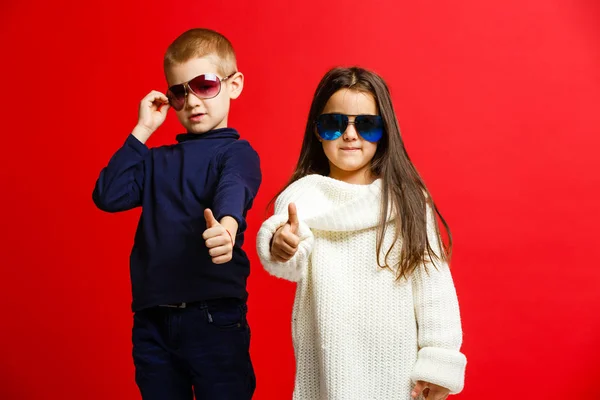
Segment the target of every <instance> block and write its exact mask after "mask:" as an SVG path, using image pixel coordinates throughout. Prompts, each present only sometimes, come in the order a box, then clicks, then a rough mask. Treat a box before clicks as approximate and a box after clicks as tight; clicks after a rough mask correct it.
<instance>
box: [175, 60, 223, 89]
mask: <svg viewBox="0 0 600 400" xmlns="http://www.w3.org/2000/svg"><path fill="white" fill-rule="evenodd" d="M202 74H217V75H220V73H219V58H218V57H216V56H214V55H207V56H202V57H195V58H191V59H189V60H187V61H184V62H182V63H177V64H173V65H170V66H169V67H167V69H166V70H165V75H166V77H167V83H168V84H169V86H171V85H177V84H180V83H183V82H188V81H189V80H191V79H193V78H195V77H196V76H198V75H202Z"/></svg>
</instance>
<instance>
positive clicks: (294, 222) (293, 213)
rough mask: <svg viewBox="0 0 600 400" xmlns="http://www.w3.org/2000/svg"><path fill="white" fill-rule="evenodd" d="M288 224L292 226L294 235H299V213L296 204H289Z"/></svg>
mask: <svg viewBox="0 0 600 400" xmlns="http://www.w3.org/2000/svg"><path fill="white" fill-rule="evenodd" d="M288 224H290V228H291V231H292V233H293V234H294V235H295V234H296V233H298V225H299V224H300V223H299V222H298V212H297V210H296V205H295V204H294V203H290V204H288Z"/></svg>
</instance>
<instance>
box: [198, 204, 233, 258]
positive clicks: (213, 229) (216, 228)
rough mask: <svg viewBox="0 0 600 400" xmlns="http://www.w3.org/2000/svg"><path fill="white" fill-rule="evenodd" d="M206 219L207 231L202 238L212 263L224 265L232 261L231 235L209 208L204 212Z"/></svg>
mask: <svg viewBox="0 0 600 400" xmlns="http://www.w3.org/2000/svg"><path fill="white" fill-rule="evenodd" d="M204 219H205V220H206V230H205V231H204V233H203V234H202V238H203V239H204V242H205V243H206V247H208V254H210V256H211V257H212V262H213V263H215V264H224V263H226V262H228V261H231V258H232V251H233V237H232V236H231V233H229V231H228V230H227V229H225V227H224V226H223V225H221V224H220V223H219V221H217V220H216V219H215V216H214V215H213V213H212V211H211V210H210V209H209V208H207V209H206V210H204Z"/></svg>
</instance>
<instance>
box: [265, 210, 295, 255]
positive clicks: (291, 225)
mask: <svg viewBox="0 0 600 400" xmlns="http://www.w3.org/2000/svg"><path fill="white" fill-rule="evenodd" d="M298 225H299V223H298V213H297V212H296V205H295V204H294V203H290V204H289V205H288V220H287V222H286V223H285V225H283V226H281V227H280V228H279V229H277V231H276V232H275V235H273V243H272V244H271V256H272V257H273V259H274V260H276V261H279V262H286V261H288V260H290V259H291V258H292V257H293V256H294V254H296V251H298V245H299V244H300V238H299V237H298Z"/></svg>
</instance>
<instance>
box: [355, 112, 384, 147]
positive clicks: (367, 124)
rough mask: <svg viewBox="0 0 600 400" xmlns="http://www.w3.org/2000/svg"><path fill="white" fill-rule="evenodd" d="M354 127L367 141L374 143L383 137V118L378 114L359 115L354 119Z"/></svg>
mask: <svg viewBox="0 0 600 400" xmlns="http://www.w3.org/2000/svg"><path fill="white" fill-rule="evenodd" d="M354 127H355V128H356V131H357V132H358V134H359V135H360V136H362V138H363V139H365V140H366V141H368V142H372V143H376V142H379V141H380V140H381V138H382V137H383V119H382V118H381V116H380V115H359V116H357V117H356V119H355V120H354Z"/></svg>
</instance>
